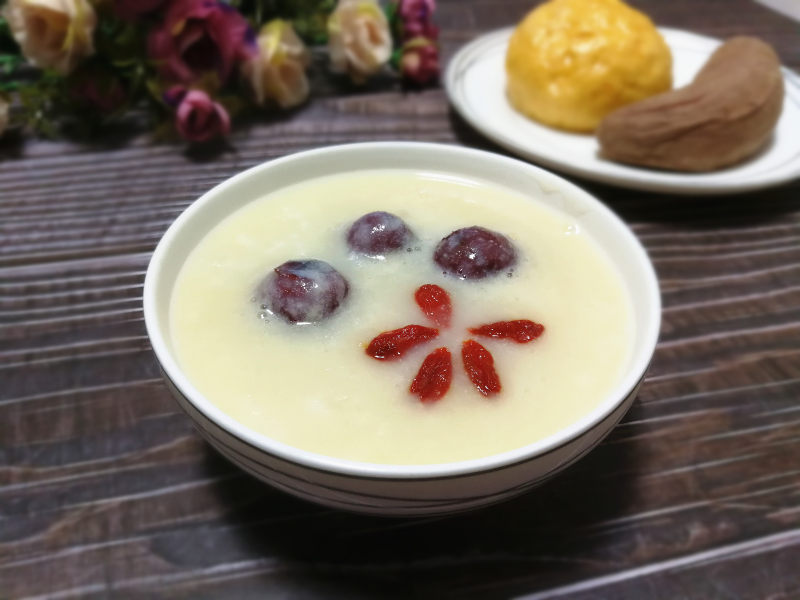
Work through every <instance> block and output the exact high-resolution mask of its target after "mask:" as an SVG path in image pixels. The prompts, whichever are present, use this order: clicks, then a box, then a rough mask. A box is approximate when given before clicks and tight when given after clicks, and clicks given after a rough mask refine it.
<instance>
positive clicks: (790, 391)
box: [0, 0, 800, 599]
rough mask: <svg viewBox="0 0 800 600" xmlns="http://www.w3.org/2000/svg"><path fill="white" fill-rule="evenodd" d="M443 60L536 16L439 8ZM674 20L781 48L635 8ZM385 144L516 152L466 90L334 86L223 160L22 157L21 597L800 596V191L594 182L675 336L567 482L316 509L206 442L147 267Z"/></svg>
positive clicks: (15, 446) (5, 283) (716, 22)
mask: <svg viewBox="0 0 800 600" xmlns="http://www.w3.org/2000/svg"><path fill="white" fill-rule="evenodd" d="M439 4H440V23H441V25H442V44H443V50H444V54H445V56H446V57H448V56H451V55H452V53H453V52H454V51H455V50H456V49H457V48H458V47H459V46H460V45H461V44H463V43H465V42H466V41H468V40H470V39H472V38H473V37H474V36H476V35H478V34H479V33H481V32H483V31H487V30H490V29H493V28H495V27H500V26H504V25H508V24H511V23H513V22H514V21H515V20H517V19H518V18H520V17H521V16H522V15H523V14H524V13H525V12H526V11H527V10H528V9H529V8H530V4H532V3H529V2H525V1H522V0H470V1H469V2H466V1H462V0H445V1H442V0H440V3H439ZM633 4H635V5H636V6H638V7H641V8H643V9H644V10H646V11H647V12H648V13H649V14H651V15H652V16H653V17H654V19H655V20H656V21H657V22H658V23H660V24H663V25H667V26H675V27H682V28H687V29H692V30H695V31H698V32H701V33H706V34H709V35H715V36H722V37H725V36H730V35H734V34H740V33H748V34H754V35H758V36H761V37H763V38H764V39H766V40H767V41H769V42H771V43H772V44H773V45H775V47H776V49H777V50H778V51H779V53H780V55H781V57H782V60H783V61H784V62H785V64H787V65H789V66H791V67H793V68H798V67H800V44H798V43H797V42H798V37H797V32H798V28H799V27H800V25H798V24H797V23H794V22H792V21H790V20H788V19H786V18H784V17H782V16H780V15H777V14H776V13H773V12H771V11H769V10H768V9H766V8H763V7H762V6H760V5H757V4H755V3H753V2H750V1H747V0H673V1H670V2H666V1H664V0H640V1H636V2H633ZM379 139H419V140H428V141H438V142H446V143H462V144H467V145H471V146H476V147H481V148H487V149H490V150H494V151H499V152H503V151H502V150H501V149H499V148H497V147H496V146H494V145H493V144H491V143H490V142H488V141H487V140H485V139H484V138H482V137H481V136H480V135H479V134H477V133H476V132H474V131H472V130H471V129H469V128H468V127H467V126H466V125H465V124H464V123H463V121H462V120H461V119H460V118H459V117H458V116H456V115H455V114H454V113H453V112H452V111H451V110H450V109H449V108H448V105H447V101H446V97H445V95H444V93H443V91H442V90H441V89H431V90H427V91H424V92H421V93H419V92H413V93H409V92H403V91H401V90H398V89H392V88H391V86H389V87H380V86H376V87H373V88H370V89H367V90H363V91H359V90H349V89H338V90H337V89H330V90H328V89H326V90H325V91H324V93H323V94H321V95H319V96H318V97H317V98H315V99H314V100H313V101H312V102H311V103H310V104H309V105H307V106H306V107H304V108H302V109H300V110H298V111H295V112H293V113H290V114H287V115H280V116H275V117H269V118H267V119H265V120H264V121H263V122H260V123H255V124H252V125H251V126H250V127H249V128H244V129H241V130H239V131H237V132H235V134H234V136H233V137H232V140H231V145H230V147H229V148H223V149H221V151H220V152H219V154H217V155H213V156H206V155H197V154H193V153H191V152H186V151H185V150H184V149H183V148H182V147H181V146H178V145H170V144H161V145H159V144H154V143H152V142H151V141H150V140H149V139H148V137H147V135H146V134H144V133H142V134H137V135H134V136H133V137H129V138H126V139H120V140H112V141H108V140H106V141H104V142H103V144H104V145H100V143H99V142H98V145H97V146H80V145H75V144H72V143H70V142H63V141H58V142H51V141H43V140H29V141H25V142H23V143H21V144H16V143H9V142H0V156H3V157H4V158H3V160H2V161H0V598H3V599H5V598H25V597H42V598H45V597H46V598H93V597H97V598H101V597H110V596H114V597H116V596H122V597H132V598H138V597H141V598H150V597H154V596H159V597H160V596H164V597H196V596H199V597H237V598H250V597H252V598H262V597H291V598H295V597H299V598H374V597H398V598H409V597H431V598H441V597H466V598H496V597H511V596H524V595H526V594H529V595H530V597H531V598H545V597H575V598H589V597H592V598H595V597H614V598H643V597H648V598H649V597H652V598H676V597H704V598H705V597H708V598H711V597H719V598H733V597H735V598H766V597H770V598H791V597H800V577H798V575H797V573H798V564H800V402H799V401H800V199H799V198H800V181H795V182H793V183H791V184H789V185H786V186H783V187H781V188H778V189H773V190H766V191H762V192H757V193H751V194H747V195H743V196H730V197H721V198H677V197H671V196H660V195H653V194H646V193H642V192H636V191H625V190H618V189H614V188H610V187H607V186H601V185H597V184H592V183H590V182H585V181H578V183H579V184H581V185H584V186H586V187H587V188H588V189H589V190H590V191H591V192H593V193H595V194H596V195H597V196H599V197H600V198H601V199H602V200H603V201H605V202H606V203H608V204H609V205H610V206H611V207H612V208H613V209H614V210H615V211H617V212H618V213H619V214H620V215H621V216H622V217H623V218H624V219H625V220H626V221H627V222H628V223H629V224H630V225H631V226H632V228H633V229H634V231H635V232H636V233H637V234H638V235H639V237H640V239H641V240H642V242H643V243H644V244H645V246H646V247H647V249H648V251H649V253H650V255H651V257H652V258H653V261H654V264H655V266H656V269H657V271H658V274H659V279H660V282H661V286H662V291H663V300H664V315H663V329H662V336H661V341H660V343H659V347H658V350H657V353H656V356H655V359H654V362H653V364H652V367H651V369H650V372H649V375H648V378H647V380H646V384H645V386H644V387H643V389H642V392H641V395H640V398H639V400H638V401H637V403H636V404H635V405H634V407H633V408H632V410H631V411H630V413H629V414H628V415H627V417H626V418H625V420H624V421H623V423H622V424H621V425H620V426H619V427H617V428H616V429H615V430H614V431H613V433H612V434H611V436H610V437H609V438H608V439H607V440H606V441H605V442H604V443H603V444H602V445H601V446H600V447H598V448H597V449H596V450H595V451H594V452H592V453H591V454H590V455H589V456H587V457H586V458H585V459H584V460H582V461H581V462H580V463H579V464H577V465H576V466H575V467H574V468H572V469H570V470H568V471H566V472H565V473H563V474H562V475H560V476H559V477H558V478H556V479H555V480H553V481H552V482H550V483H548V484H546V485H545V486H543V487H541V488H539V489H537V490H535V491H533V492H531V493H529V494H526V495H525V496H523V497H520V498H518V499H515V500H513V501H510V502H507V503H505V504H503V505H501V506H498V507H494V508H490V509H487V510H482V511H478V512H475V513H471V514H466V515H461V516H458V517H453V518H446V519H424V520H385V519H377V518H367V517H360V516H355V515H350V514H346V513H342V512H338V511H332V510H328V509H324V508H321V507H317V506H314V505H311V504H308V503H305V502H301V501H298V500H295V499H293V498H291V497H288V496H286V495H284V494H282V493H279V492H277V491H274V490H272V489H271V488H269V487H267V486H264V485H262V484H260V483H258V482H257V481H255V480H253V479H252V478H250V477H248V476H246V475H244V474H243V473H242V472H240V471H239V470H237V469H236V468H234V467H232V466H231V465H229V464H228V463H227V462H225V461H224V460H223V459H222V458H220V457H219V456H218V455H217V454H216V453H215V452H214V451H212V450H211V449H210V448H209V447H208V446H207V445H205V444H204V443H203V442H202V441H201V440H200V438H199V437H198V436H197V435H196V434H195V433H194V431H193V429H192V427H191V424H190V423H189V421H188V420H187V419H186V418H185V417H184V416H183V414H182V413H180V411H179V410H178V409H177V406H176V405H175V403H174V402H173V401H172V400H171V398H170V397H169V394H168V392H167V391H166V389H165V388H164V386H163V385H162V384H161V382H160V380H159V374H158V369H157V365H156V364H155V361H154V359H153V357H152V355H151V351H150V348H149V345H148V342H147V338H146V333H145V330H144V324H143V322H142V315H141V306H140V302H141V287H142V282H143V278H144V272H145V269H146V266H147V261H148V259H149V256H150V252H151V251H152V248H153V247H154V245H155V243H156V242H157V240H158V239H159V237H160V236H161V234H162V233H163V231H164V230H165V229H166V227H167V226H168V225H169V223H170V222H171V221H172V219H174V218H175V216H177V214H179V213H180V211H181V210H183V209H184V208H185V207H186V206H188V204H189V203H190V202H191V201H192V200H193V199H194V198H196V197H197V196H199V195H200V194H201V193H203V192H204V191H205V190H207V189H208V188H209V187H211V186H213V185H214V184H216V183H218V182H220V181H222V180H224V179H225V178H227V177H229V176H230V175H232V174H234V173H236V172H238V171H240V170H242V169H244V168H247V167H249V166H252V165H255V164H258V163H259V162H261V161H264V160H267V159H270V158H273V157H276V156H281V155H284V154H286V153H288V152H293V151H296V150H301V149H305V148H311V147H316V146H320V145H327V144H334V143H342V142H350V141H358V140H379Z"/></svg>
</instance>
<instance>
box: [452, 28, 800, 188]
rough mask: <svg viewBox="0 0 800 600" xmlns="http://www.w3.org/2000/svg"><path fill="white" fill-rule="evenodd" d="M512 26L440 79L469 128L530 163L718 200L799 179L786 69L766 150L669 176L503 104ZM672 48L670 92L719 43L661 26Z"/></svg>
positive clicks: (796, 98)
mask: <svg viewBox="0 0 800 600" xmlns="http://www.w3.org/2000/svg"><path fill="white" fill-rule="evenodd" d="M512 31H513V28H507V29H502V30H499V31H495V32H492V33H488V34H486V35H483V36H481V37H479V38H478V39H476V40H474V41H473V42H471V43H469V44H467V45H466V46H464V47H463V48H462V49H461V50H459V51H458V53H457V54H456V55H455V56H454V57H453V59H452V60H451V61H450V64H449V65H448V67H447V73H446V74H445V85H446V88H447V95H448V96H449V97H450V101H451V102H452V103H453V106H454V107H455V108H456V110H458V112H459V113H461V116H463V117H464V118H465V119H466V120H467V121H468V122H469V123H470V124H471V125H472V126H473V127H475V128H476V129H478V130H479V131H481V132H482V133H483V134H484V135H486V136H487V137H489V138H491V139H492V140H494V141H495V142H497V143H498V144H500V145H501V146H504V147H505V148H507V149H508V150H511V151H512V152H514V153H516V154H518V155H520V156H522V157H524V158H527V159H529V160H532V161H534V162H537V163H540V164H542V165H546V166H548V167H552V168H554V169H558V170H560V171H563V172H565V173H571V174H573V175H577V176H580V177H585V178H587V179H592V180H595V181H600V182H603V183H610V184H614V185H618V186H621V187H628V188H634V189H641V190H650V191H656V192H670V193H674V194H693V195H697V194H723V193H735V192H745V191H749V190H754V189H760V188H765V187H770V186H774V185H778V184H780V183H784V182H787V181H791V180H792V179H794V178H796V177H800V77H798V76H797V75H796V74H794V73H792V72H791V71H789V70H788V69H786V68H784V69H783V75H784V82H785V90H786V95H785V100H784V104H783V113H782V114H781V118H780V120H779V121H778V126H777V128H776V130H775V135H774V136H773V139H772V141H771V143H770V144H769V146H768V147H767V148H765V149H764V150H763V151H762V152H761V153H759V154H758V155H757V156H755V157H753V158H751V159H750V160H748V161H746V162H744V163H742V164H741V165H738V166H735V167H731V168H728V169H723V170H720V171H715V172H713V173H674V172H668V171H658V170H653V169H646V168H639V167H632V166H626V165H623V164H619V163H614V162H611V161H608V160H605V159H602V158H600V157H599V156H598V153H597V150H598V143H597V140H596V139H595V137H594V136H593V135H590V134H575V133H567V132H563V131H558V130H556V129H551V128H550V127H546V126H544V125H540V124H538V123H536V122H534V121H531V120H530V119H528V118H526V117H524V116H522V115H521V114H520V113H518V112H517V111H516V110H514V109H513V108H512V107H511V105H510V104H509V103H508V100H507V99H506V93H505V89H506V72H505V55H506V48H507V46H508V40H509V38H510V36H511V32H512ZM659 31H661V33H662V35H663V36H664V39H665V40H666V41H667V44H668V45H669V47H670V49H671V50H672V58H673V61H672V62H673V82H674V85H675V87H681V86H683V85H686V84H687V83H689V82H690V81H691V80H692V79H693V78H694V75H695V73H697V71H698V70H699V69H700V67H702V65H703V64H705V62H706V60H707V59H708V57H709V55H710V54H711V53H712V52H713V51H714V50H715V49H716V48H717V46H719V45H720V44H721V43H722V42H720V41H719V40H716V39H714V38H710V37H705V36H701V35H697V34H694V33H689V32H687V31H680V30H677V29H667V28H659Z"/></svg>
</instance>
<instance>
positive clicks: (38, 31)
mask: <svg viewBox="0 0 800 600" xmlns="http://www.w3.org/2000/svg"><path fill="white" fill-rule="evenodd" d="M3 16H4V17H5V18H6V20H7V21H8V26H9V29H10V30H11V35H13V36H14V39H15V40H16V41H17V43H18V44H19V45H20V48H21V49H22V54H23V55H24V56H25V58H27V59H28V60H29V61H30V62H31V64H33V65H34V66H36V67H40V68H43V69H54V70H56V71H58V72H59V73H61V74H62V75H66V74H68V73H70V72H71V71H72V70H73V69H74V68H75V67H76V66H77V65H78V63H79V62H80V61H81V60H83V59H84V58H85V57H87V56H90V55H91V54H93V53H94V44H93V41H92V36H93V34H94V29H95V26H96V25H97V16H96V15H95V12H94V9H93V8H92V5H91V4H89V2H88V1H87V0H9V2H8V4H7V5H6V7H5V9H4V10H3Z"/></svg>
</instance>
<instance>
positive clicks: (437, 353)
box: [409, 348, 453, 402]
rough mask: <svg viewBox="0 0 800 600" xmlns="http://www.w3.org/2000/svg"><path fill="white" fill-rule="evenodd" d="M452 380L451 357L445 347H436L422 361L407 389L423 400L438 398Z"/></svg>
mask: <svg viewBox="0 0 800 600" xmlns="http://www.w3.org/2000/svg"><path fill="white" fill-rule="evenodd" d="M452 380H453V359H452V357H451V355H450V351H449V350H448V349H447V348H437V349H436V350H434V351H433V352H431V353H430V354H428V356H426V357H425V360H424V361H422V366H420V368H419V372H418V373H417V376H416V377H414V381H412V382H411V387H410V388H409V391H410V392H411V393H412V394H415V395H417V396H419V399H420V400H422V401H423V402H433V401H434V400H438V399H439V398H441V397H442V396H444V395H445V394H446V393H447V390H449V389H450V382H451V381H452Z"/></svg>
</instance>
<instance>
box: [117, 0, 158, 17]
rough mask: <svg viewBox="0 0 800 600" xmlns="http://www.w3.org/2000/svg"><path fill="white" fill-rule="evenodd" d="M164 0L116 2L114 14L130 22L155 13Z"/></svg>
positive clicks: (121, 0) (123, 0)
mask: <svg viewBox="0 0 800 600" xmlns="http://www.w3.org/2000/svg"><path fill="white" fill-rule="evenodd" d="M163 3H164V0H114V12H116V13H117V14H118V15H119V16H120V17H122V18H123V19H126V20H128V21H133V20H134V19H136V18H137V17H140V16H142V15H144V14H147V13H150V12H153V11H154V10H155V9H157V8H158V7H159V6H161V5H162V4H163Z"/></svg>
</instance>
